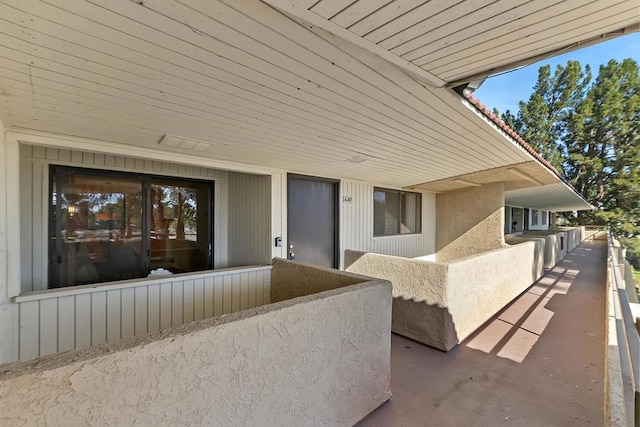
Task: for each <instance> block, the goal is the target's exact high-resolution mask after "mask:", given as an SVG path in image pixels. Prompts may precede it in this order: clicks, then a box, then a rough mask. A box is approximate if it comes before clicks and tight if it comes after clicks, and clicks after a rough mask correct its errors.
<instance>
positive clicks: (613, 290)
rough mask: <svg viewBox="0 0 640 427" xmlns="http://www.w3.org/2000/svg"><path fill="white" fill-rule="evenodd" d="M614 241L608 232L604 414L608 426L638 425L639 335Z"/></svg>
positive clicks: (639, 422)
mask: <svg viewBox="0 0 640 427" xmlns="http://www.w3.org/2000/svg"><path fill="white" fill-rule="evenodd" d="M605 238H607V237H606V236H605ZM616 243H617V242H615V241H614V240H613V238H612V237H611V236H610V235H609V236H608V245H609V251H608V252H609V253H608V264H609V271H608V275H607V306H608V328H607V348H606V349H607V372H606V387H605V391H606V399H605V416H606V422H607V425H610V426H621V427H622V426H635V427H640V335H639V333H638V329H637V327H636V324H635V318H634V315H633V313H632V311H631V307H630V304H629V299H628V295H627V289H626V286H625V281H624V278H623V276H622V272H621V270H620V262H619V261H620V250H619V244H616Z"/></svg>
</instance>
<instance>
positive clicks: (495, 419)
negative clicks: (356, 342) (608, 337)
mask: <svg viewBox="0 0 640 427" xmlns="http://www.w3.org/2000/svg"><path fill="white" fill-rule="evenodd" d="M606 255H607V244H606V241H605V240H595V241H588V242H584V243H583V244H582V245H580V246H579V247H578V248H576V249H575V250H574V251H573V252H571V253H570V254H569V255H567V257H566V258H565V259H564V260H563V261H561V262H560V263H559V264H558V265H557V266H556V267H555V268H553V269H552V270H549V271H548V272H547V273H546V274H545V275H544V276H543V277H542V278H541V279H540V280H538V281H537V282H536V283H535V284H534V285H533V286H531V287H530V288H529V289H528V290H527V291H526V292H524V293H523V294H522V295H520V297H518V298H517V299H516V300H515V301H514V302H512V303H511V304H510V305H509V306H507V307H506V308H505V309H504V310H502V311H501V312H500V313H498V314H497V315H496V316H495V317H494V318H493V319H492V320H491V321H489V322H487V324H485V325H484V326H483V327H482V328H481V329H480V330H479V331H477V332H476V333H475V334H474V335H472V336H471V337H469V338H468V339H467V340H466V341H464V342H463V343H462V344H460V345H458V346H457V347H456V348H454V349H453V350H451V351H450V352H448V353H443V352H441V351H439V350H435V349H432V348H430V347H426V346H424V345H422V344H419V343H417V342H414V341H411V340H409V339H406V338H403V337H401V336H397V335H393V336H392V347H391V391H392V393H393V397H392V398H391V400H390V401H389V402H387V403H386V404H385V405H383V406H382V407H380V408H378V409H377V410H376V411H375V412H374V413H372V414H370V415H369V416H368V417H367V418H365V419H364V420H363V421H361V423H360V424H359V425H360V426H585V425H594V426H599V425H603V423H604V411H603V409H604V369H605V354H604V351H605V325H606V321H605V316H606V274H607V266H606Z"/></svg>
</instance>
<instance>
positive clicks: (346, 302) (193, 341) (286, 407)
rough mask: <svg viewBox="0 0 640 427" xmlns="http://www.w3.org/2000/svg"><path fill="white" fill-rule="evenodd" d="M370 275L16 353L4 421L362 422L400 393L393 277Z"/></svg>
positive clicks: (0, 409)
mask: <svg viewBox="0 0 640 427" xmlns="http://www.w3.org/2000/svg"><path fill="white" fill-rule="evenodd" d="M289 264H290V263H289ZM294 267H296V266H294ZM279 268H285V269H291V265H287V263H286V261H285V262H276V263H275V264H274V270H275V271H276V272H277V270H278V269H279ZM295 269H296V268H293V270H295ZM303 270H304V271H305V273H306V274H307V277H306V278H305V279H304V280H301V281H300V285H301V286H302V285H304V284H305V283H306V284H309V285H311V286H316V285H317V283H314V282H313V280H311V279H310V278H309V277H310V276H312V275H313V272H312V271H311V268H310V267H308V266H303ZM275 275H276V276H278V274H277V273H276V274H275ZM315 277H316V278H317V279H318V280H321V281H322V280H326V279H327V277H328V272H327V271H326V270H324V269H319V272H318V274H317V275H315ZM351 277H352V278H353V277H355V276H353V275H351ZM359 282H361V283H359V284H355V285H350V286H345V287H341V288H337V289H333V290H329V291H325V292H321V293H316V294H312V295H307V296H302V297H299V298H295V299H291V300H286V301H281V302H278V303H272V304H268V305H264V306H262V307H258V308H253V309H249V310H245V311H241V312H238V313H233V314H229V315H225V316H222V317H220V318H214V319H208V320H202V321H198V322H193V323H190V324H188V325H184V326H181V327H179V328H174V329H169V330H165V331H161V332H157V333H153V334H148V335H145V336H143V337H131V338H127V339H123V340H120V341H116V342H112V343H104V344H101V345H99V346H94V347H90V348H87V349H80V350H72V351H69V352H66V353H62V354H57V355H49V356H45V357H41V358H38V359H34V360H32V361H24V362H17V363H14V364H9V365H5V366H3V367H2V370H1V371H0V424H7V425H37V424H48V425H133V424H140V425H185V424H190V425H246V426H265V425H300V426H303V425H313V426H315V425H333V426H345V425H353V424H354V423H356V422H358V421H359V420H360V419H361V418H363V417H364V416H365V415H367V414H368V413H369V412H371V411H372V410H374V409H375V408H376V407H377V406H379V405H380V404H382V403H383V402H385V401H386V400H387V399H388V398H389V397H390V391H389V379H390V359H389V358H390V332H391V331H390V328H391V284H390V283H389V282H387V281H384V280H371V279H366V278H365V279H362V278H361V279H360V280H359Z"/></svg>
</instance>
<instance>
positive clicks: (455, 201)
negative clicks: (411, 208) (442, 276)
mask: <svg viewBox="0 0 640 427" xmlns="http://www.w3.org/2000/svg"><path fill="white" fill-rule="evenodd" d="M436 222H437V228H436V260H437V261H440V262H448V261H452V260H455V259H459V258H463V257H467V256H470V255H475V254H480V253H483V252H487V251H490V250H493V249H498V248H501V247H503V246H504V236H503V233H504V232H503V228H504V184H503V183H502V182H498V183H495V184H487V185H483V186H481V187H471V188H465V189H462V190H456V191H449V192H446V193H442V194H438V195H437V196H436Z"/></svg>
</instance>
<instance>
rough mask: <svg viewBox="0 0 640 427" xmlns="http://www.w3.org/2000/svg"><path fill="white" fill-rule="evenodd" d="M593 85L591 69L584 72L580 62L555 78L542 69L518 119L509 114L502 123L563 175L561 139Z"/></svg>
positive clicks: (559, 70) (559, 69) (558, 70)
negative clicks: (510, 127) (580, 102)
mask: <svg viewBox="0 0 640 427" xmlns="http://www.w3.org/2000/svg"><path fill="white" fill-rule="evenodd" d="M590 81H591V70H590V68H589V66H586V67H585V69H584V70H583V69H582V66H581V65H580V63H579V62H578V61H569V62H567V65H566V66H564V67H563V66H561V65H558V66H557V67H556V70H555V72H554V73H553V74H551V67H550V66H549V65H545V66H543V67H540V69H539V70H538V81H537V82H536V84H535V86H534V87H533V90H534V91H533V93H532V94H531V96H530V97H529V100H528V101H527V102H524V101H520V104H519V111H518V115H517V116H516V117H515V118H514V116H513V115H512V114H511V112H509V111H508V112H507V113H505V115H503V117H502V119H503V120H504V121H505V122H506V123H507V124H509V125H510V126H511V125H512V126H513V127H514V128H515V130H516V131H517V132H518V133H519V134H520V135H521V136H522V137H523V138H524V139H525V140H526V141H528V142H529V143H530V144H531V145H532V146H533V148H534V149H535V150H536V151H538V152H539V153H540V154H542V156H543V157H544V158H545V159H547V160H548V161H549V162H550V163H551V164H552V165H553V166H554V167H555V168H556V169H557V170H558V171H561V170H562V167H563V164H564V162H565V151H564V146H563V141H562V138H563V136H564V135H565V133H566V119H567V116H568V115H569V114H570V113H571V111H572V110H573V108H574V107H575V105H576V103H577V102H579V101H580V99H582V98H583V96H584V93H585V89H586V88H587V87H588V85H589V82H590Z"/></svg>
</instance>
